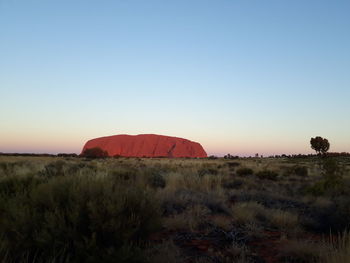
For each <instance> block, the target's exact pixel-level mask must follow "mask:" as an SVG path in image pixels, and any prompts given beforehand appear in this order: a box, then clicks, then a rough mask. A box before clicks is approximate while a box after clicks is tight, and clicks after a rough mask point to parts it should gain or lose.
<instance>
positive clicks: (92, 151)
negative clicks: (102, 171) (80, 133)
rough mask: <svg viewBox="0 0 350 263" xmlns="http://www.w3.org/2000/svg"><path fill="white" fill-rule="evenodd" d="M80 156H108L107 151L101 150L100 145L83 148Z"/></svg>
mask: <svg viewBox="0 0 350 263" xmlns="http://www.w3.org/2000/svg"><path fill="white" fill-rule="evenodd" d="M81 156H82V157H86V158H104V157H108V152H107V151H104V150H102V149H101V148H100V147H94V148H88V149H85V150H84V152H83V153H82V154H81Z"/></svg>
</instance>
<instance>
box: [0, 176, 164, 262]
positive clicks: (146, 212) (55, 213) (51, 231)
mask: <svg viewBox="0 0 350 263" xmlns="http://www.w3.org/2000/svg"><path fill="white" fill-rule="evenodd" d="M28 180H29V179H26V180H24V181H21V182H20V183H18V182H10V181H7V182H6V183H5V182H4V181H2V183H3V184H2V185H1V184H0V191H1V192H0V211H1V218H0V232H1V234H2V237H1V240H0V248H2V249H1V251H0V258H4V257H5V256H7V258H9V259H10V261H14V262H16V261H21V259H22V258H24V257H25V258H27V259H28V262H32V261H34V260H35V262H37V261H43V262H45V260H46V261H47V260H48V259H51V258H52V257H53V256H55V255H57V254H59V255H61V256H62V257H64V258H69V261H70V262H143V257H142V253H141V249H140V247H139V246H138V245H137V244H141V243H140V242H142V241H143V240H145V239H146V238H147V236H148V235H149V234H150V233H152V232H153V231H155V230H157V229H158V228H159V226H160V208H159V207H160V205H159V204H158V202H157V201H156V200H155V199H154V198H153V197H152V196H151V194H150V193H149V192H147V191H145V190H144V189H141V188H138V187H136V186H129V187H125V185H120V184H118V182H113V181H111V180H110V177H105V178H103V179H102V178H99V179H93V178H84V179H83V180H82V179H79V178H72V177H54V178H49V179H46V180H45V181H41V182H36V181H33V179H31V181H30V180H29V182H30V183H28ZM13 185H16V187H15V188H14V186H13ZM17 185H20V186H21V187H19V186H17ZM8 189H10V190H8ZM13 189H15V190H13ZM18 189H21V190H18ZM13 191H15V192H16V194H13Z"/></svg>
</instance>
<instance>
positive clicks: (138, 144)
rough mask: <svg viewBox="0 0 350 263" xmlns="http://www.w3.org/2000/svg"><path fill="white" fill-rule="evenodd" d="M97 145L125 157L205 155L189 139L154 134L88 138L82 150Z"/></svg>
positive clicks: (111, 154) (113, 154) (114, 154)
mask: <svg viewBox="0 0 350 263" xmlns="http://www.w3.org/2000/svg"><path fill="white" fill-rule="evenodd" d="M94 147H99V148H101V149H102V150H105V151H107V152H108V155H109V156H125V157H169V158H176V157H192V158H194V157H200V158H204V157H207V153H206V152H205V151H204V149H203V147H202V146H201V145H200V144H199V143H197V142H192V141H190V140H186V139H182V138H177V137H170V136H163V135H156V134H140V135H124V134H123V135H114V136H107V137H101V138H96V139H92V140H89V141H88V142H87V143H85V145H84V148H83V151H82V152H84V150H85V149H90V148H94Z"/></svg>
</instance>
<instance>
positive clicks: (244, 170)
mask: <svg viewBox="0 0 350 263" xmlns="http://www.w3.org/2000/svg"><path fill="white" fill-rule="evenodd" d="M252 174H254V171H253V170H252V169H250V168H240V169H238V170H237V175H239V176H245V175H252Z"/></svg>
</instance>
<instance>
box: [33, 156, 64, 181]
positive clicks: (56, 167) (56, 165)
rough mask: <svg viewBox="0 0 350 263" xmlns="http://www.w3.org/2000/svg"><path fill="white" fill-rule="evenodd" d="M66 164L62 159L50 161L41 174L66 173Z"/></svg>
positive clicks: (46, 175) (55, 174)
mask: <svg viewBox="0 0 350 263" xmlns="http://www.w3.org/2000/svg"><path fill="white" fill-rule="evenodd" d="M64 165H65V162H64V161H62V160H59V161H56V162H52V163H49V164H48V165H46V166H45V168H44V170H43V171H40V172H39V175H40V176H45V177H52V176H59V175H64V169H63V168H64Z"/></svg>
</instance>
